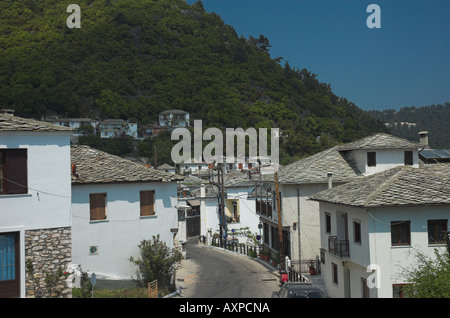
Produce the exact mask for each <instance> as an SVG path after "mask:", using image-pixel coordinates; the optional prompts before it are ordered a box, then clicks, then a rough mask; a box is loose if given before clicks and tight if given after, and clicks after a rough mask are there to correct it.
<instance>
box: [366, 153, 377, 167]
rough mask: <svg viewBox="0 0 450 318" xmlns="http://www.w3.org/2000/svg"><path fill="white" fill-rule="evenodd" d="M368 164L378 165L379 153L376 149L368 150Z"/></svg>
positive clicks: (371, 165) (370, 165)
mask: <svg viewBox="0 0 450 318" xmlns="http://www.w3.org/2000/svg"><path fill="white" fill-rule="evenodd" d="M372 156H373V157H372ZM367 166H368V167H376V166H377V153H376V151H368V152H367Z"/></svg>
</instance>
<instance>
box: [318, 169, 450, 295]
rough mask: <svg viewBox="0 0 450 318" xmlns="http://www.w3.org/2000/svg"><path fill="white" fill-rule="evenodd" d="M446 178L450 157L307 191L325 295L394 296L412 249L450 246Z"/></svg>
mask: <svg viewBox="0 0 450 318" xmlns="http://www.w3.org/2000/svg"><path fill="white" fill-rule="evenodd" d="M449 178H450V165H444V164H442V165H441V164H435V165H429V166H425V167H423V168H422V167H421V168H420V169H414V168H411V167H396V168H393V169H390V170H387V171H384V172H380V173H377V174H373V175H371V176H368V177H365V178H361V179H358V180H355V181H352V182H349V183H347V184H344V185H341V186H338V187H333V188H331V189H328V190H326V191H323V192H321V193H318V194H316V195H314V196H312V197H311V199H312V200H315V201H317V202H319V205H320V207H319V209H320V234H321V236H320V241H321V262H322V264H321V270H322V276H323V279H324V281H325V285H326V289H327V292H328V295H329V296H330V297H332V298H336V297H352V298H361V297H370V298H392V297H399V296H401V294H402V286H404V284H407V283H409V282H408V281H407V280H406V277H405V276H404V275H403V274H404V273H405V269H409V270H410V269H411V268H412V267H414V266H417V264H418V263H417V257H416V256H417V254H416V253H417V252H420V253H424V254H425V255H427V256H430V257H434V249H435V248H437V249H438V250H440V252H441V253H442V252H445V253H447V251H446V245H445V243H444V236H443V233H442V231H447V230H448V221H449V219H450V209H449V207H450V185H449V184H448V180H449ZM372 271H374V272H372ZM368 283H369V284H368Z"/></svg>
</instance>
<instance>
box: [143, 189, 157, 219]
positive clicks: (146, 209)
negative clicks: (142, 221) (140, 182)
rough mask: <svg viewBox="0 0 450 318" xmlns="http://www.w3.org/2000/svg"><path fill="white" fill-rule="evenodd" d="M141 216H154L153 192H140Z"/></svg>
mask: <svg viewBox="0 0 450 318" xmlns="http://www.w3.org/2000/svg"><path fill="white" fill-rule="evenodd" d="M140 201H141V216H150V215H155V191H153V190H152V191H140Z"/></svg>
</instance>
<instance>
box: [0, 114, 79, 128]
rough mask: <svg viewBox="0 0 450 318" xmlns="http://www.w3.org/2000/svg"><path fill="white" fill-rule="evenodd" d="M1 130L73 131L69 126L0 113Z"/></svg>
mask: <svg viewBox="0 0 450 318" xmlns="http://www.w3.org/2000/svg"><path fill="white" fill-rule="evenodd" d="M0 131H68V132H70V131H72V129H71V128H69V127H64V126H60V125H55V124H52V123H48V122H43V121H38V120H34V119H29V118H22V117H17V116H14V115H10V114H0Z"/></svg>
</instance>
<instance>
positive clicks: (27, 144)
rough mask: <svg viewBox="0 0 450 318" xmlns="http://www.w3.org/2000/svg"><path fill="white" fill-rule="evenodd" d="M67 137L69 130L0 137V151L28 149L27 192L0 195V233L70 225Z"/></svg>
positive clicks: (19, 133)
mask: <svg viewBox="0 0 450 318" xmlns="http://www.w3.org/2000/svg"><path fill="white" fill-rule="evenodd" d="M70 136H71V132H70V131H69V132H15V133H13V132H11V133H9V132H8V133H6V132H2V133H1V134H0V149H4V148H26V149H28V150H27V157H28V158H27V174H28V193H27V194H14V195H0V220H1V223H0V231H1V228H2V227H11V226H20V227H23V228H24V229H25V230H31V229H41V228H56V227H66V226H70V197H71V190H70V187H71V185H70V180H71V177H70Z"/></svg>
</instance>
